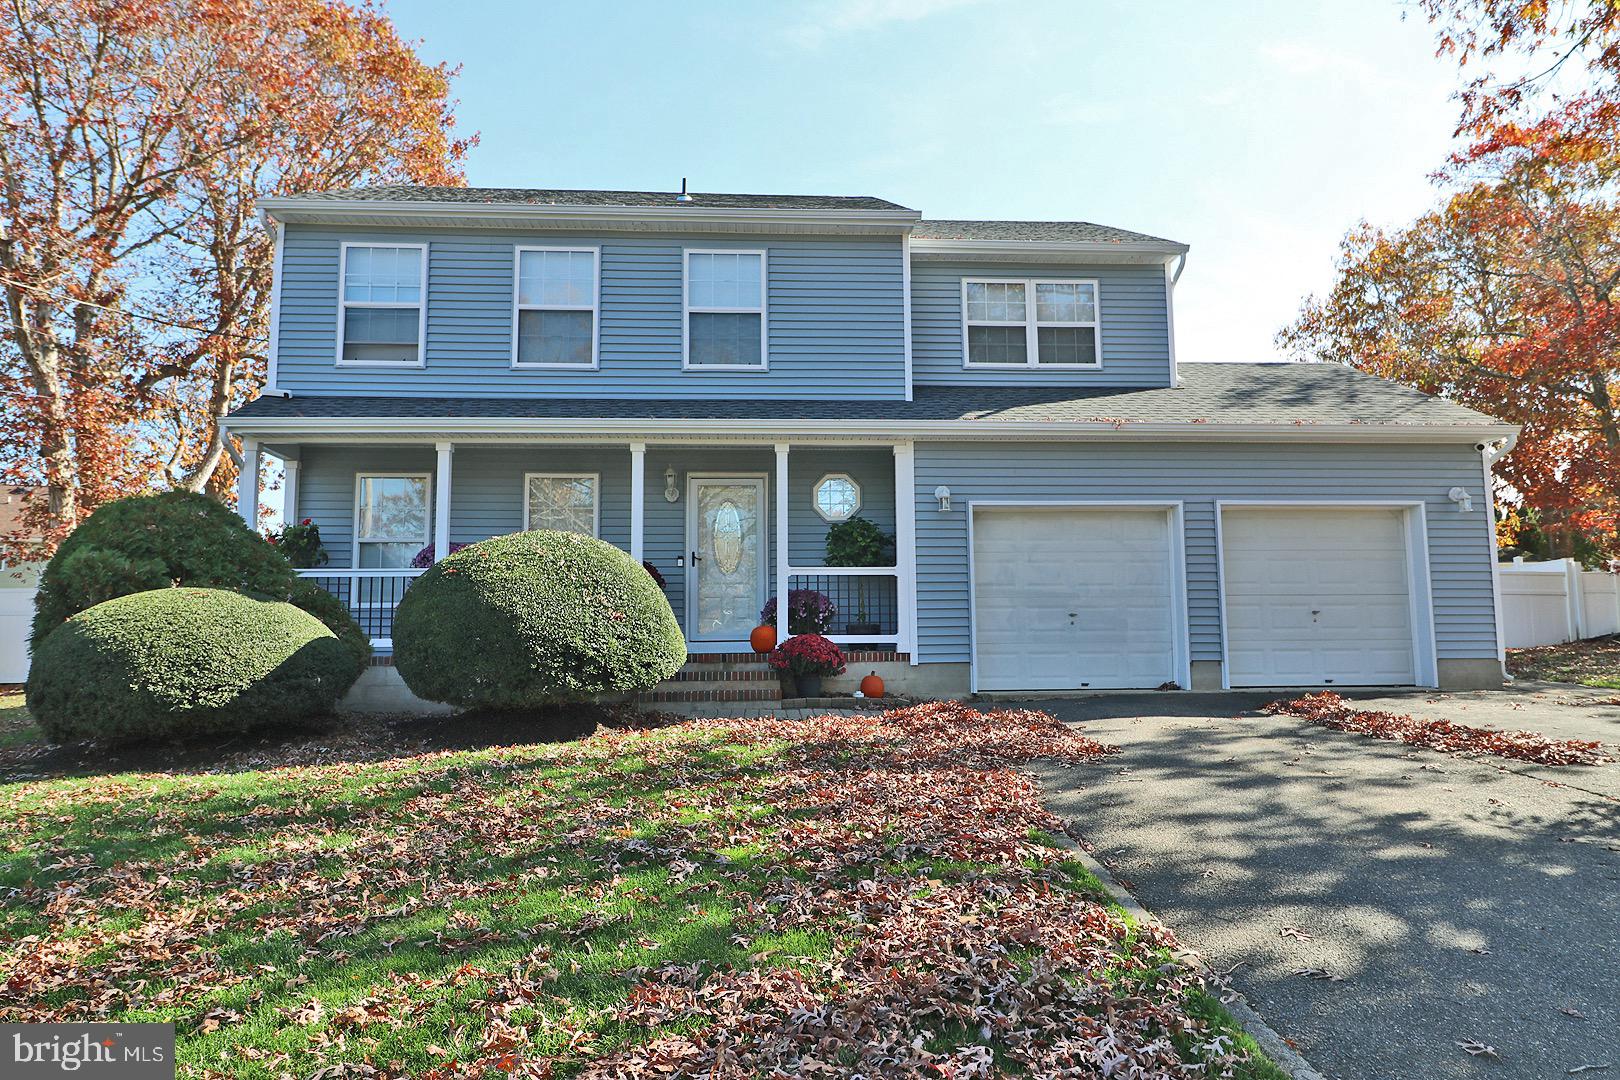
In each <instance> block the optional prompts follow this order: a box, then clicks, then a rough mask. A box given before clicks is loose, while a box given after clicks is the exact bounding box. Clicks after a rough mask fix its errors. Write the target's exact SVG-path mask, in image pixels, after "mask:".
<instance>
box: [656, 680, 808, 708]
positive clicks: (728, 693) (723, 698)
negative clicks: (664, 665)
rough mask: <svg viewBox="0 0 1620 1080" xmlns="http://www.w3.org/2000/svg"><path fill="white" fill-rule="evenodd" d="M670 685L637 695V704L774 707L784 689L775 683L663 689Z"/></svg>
mask: <svg viewBox="0 0 1620 1080" xmlns="http://www.w3.org/2000/svg"><path fill="white" fill-rule="evenodd" d="M668 685H669V684H668V683H664V684H661V685H660V687H659V688H658V689H654V690H649V691H647V692H646V693H644V694H640V695H637V697H636V704H638V705H653V706H657V705H662V704H678V703H687V702H713V703H714V704H716V705H725V704H729V703H732V702H761V703H768V704H772V705H774V704H775V703H776V702H778V701H781V700H782V687H781V686H780V685H777V684H774V683H773V684H770V685H761V686H751V687H747V688H741V687H737V686H734V685H729V684H728V685H726V686H723V687H719V688H712V689H706V688H692V687H682V688H681V689H679V690H674V689H670V690H666V689H663V688H662V687H663V686H668Z"/></svg>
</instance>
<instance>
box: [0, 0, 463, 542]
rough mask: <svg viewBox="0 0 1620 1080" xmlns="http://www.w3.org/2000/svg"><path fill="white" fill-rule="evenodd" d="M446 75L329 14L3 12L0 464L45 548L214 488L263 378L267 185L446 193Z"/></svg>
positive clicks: (349, 15)
mask: <svg viewBox="0 0 1620 1080" xmlns="http://www.w3.org/2000/svg"><path fill="white" fill-rule="evenodd" d="M453 75H454V72H453V71H452V70H450V69H448V68H446V67H445V66H443V65H429V64H426V63H424V62H423V61H422V60H421V59H420V58H418V57H417V55H416V54H415V52H414V50H413V49H412V47H411V46H410V44H409V43H407V42H405V41H403V40H402V39H400V37H399V36H398V35H397V33H396V32H395V30H394V28H393V26H392V24H391V23H390V22H389V21H388V19H387V18H386V17H385V16H384V15H383V14H382V13H381V12H380V11H379V10H377V9H376V8H374V7H372V6H370V5H368V4H362V5H360V6H352V5H349V4H344V3H333V2H327V0H148V2H131V0H4V2H3V4H0V298H3V301H4V312H3V316H4V317H3V321H0V331H3V335H4V337H3V341H0V402H3V404H4V415H3V419H0V470H3V472H4V474H5V475H4V479H6V480H8V481H11V482H14V483H38V484H43V485H45V487H46V488H47V492H48V499H47V500H46V502H44V503H43V504H41V506H40V507H39V509H38V512H37V513H38V516H39V518H40V520H38V521H35V522H32V523H30V524H31V525H32V526H34V527H37V528H41V529H42V530H43V531H44V533H45V535H46V536H47V537H49V538H55V537H59V536H61V535H63V534H65V532H66V531H68V530H69V529H71V528H72V526H73V524H74V523H75V522H76V521H77V520H78V519H79V518H80V516H82V514H84V513H86V512H88V511H89V510H91V509H93V508H94V507H95V506H97V505H99V504H100V503H102V502H104V501H106V500H108V499H111V498H116V497H118V496H120V495H123V494H129V493H131V492H135V491H140V490H146V489H150V488H153V487H169V486H176V487H185V488H189V489H192V490H205V489H211V490H215V491H224V490H226V489H228V486H229V483H230V480H231V478H232V477H233V476H234V465H233V464H232V460H231V454H232V453H233V451H232V450H231V448H230V447H229V446H228V444H227V440H226V439H225V438H224V437H223V435H222V433H221V431H220V427H219V421H220V418H221V417H223V416H224V415H225V413H226V412H227V411H229V409H230V408H231V407H233V406H234V405H236V404H240V403H241V402H242V401H244V400H246V399H248V398H250V397H251V396H253V394H254V393H256V392H257V389H258V387H259V386H260V385H261V383H262V380H263V378H264V366H265V342H266V337H267V325H266V323H267V313H268V308H269V288H270V273H271V255H272V244H271V241H270V238H269V236H268V234H267V233H266V232H265V230H264V229H263V228H262V227H261V226H260V224H259V222H258V221H257V219H256V217H255V210H254V203H255V201H256V199H257V198H259V197H260V196H263V195H269V194H284V193H289V192H294V191H306V190H316V189H322V188H333V187H349V186H355V185H359V184H368V183H389V182H414V183H436V184H456V183H460V182H462V177H461V172H460V168H461V163H462V160H463V159H464V157H465V154H466V151H467V149H468V147H469V145H470V141H469V140H466V139H458V138H456V137H455V135H454V115H453V102H452V101H451V99H450V96H449V94H450V81H451V78H452V77H453Z"/></svg>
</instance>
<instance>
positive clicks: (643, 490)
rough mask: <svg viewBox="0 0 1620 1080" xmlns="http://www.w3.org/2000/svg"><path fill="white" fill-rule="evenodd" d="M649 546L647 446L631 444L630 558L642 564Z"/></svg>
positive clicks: (644, 444) (637, 443)
mask: <svg viewBox="0 0 1620 1080" xmlns="http://www.w3.org/2000/svg"><path fill="white" fill-rule="evenodd" d="M646 546H647V444H646V443H639V442H633V443H631V444H630V557H631V558H632V559H634V560H636V562H641V561H642V560H643V559H644V558H646V556H645V555H644V554H643V550H644V549H645V548H646Z"/></svg>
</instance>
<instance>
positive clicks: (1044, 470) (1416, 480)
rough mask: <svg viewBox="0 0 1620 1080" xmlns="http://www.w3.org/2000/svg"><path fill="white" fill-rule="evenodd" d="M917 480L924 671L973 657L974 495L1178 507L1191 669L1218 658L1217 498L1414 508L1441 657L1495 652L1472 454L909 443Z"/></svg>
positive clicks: (1486, 525)
mask: <svg viewBox="0 0 1620 1080" xmlns="http://www.w3.org/2000/svg"><path fill="white" fill-rule="evenodd" d="M916 480H917V484H916V492H915V496H916V505H917V610H918V631H917V633H918V642H919V645H918V652H919V657H920V659H921V660H922V661H923V662H925V663H926V662H966V661H967V660H968V659H969V637H968V623H969V618H970V611H969V598H968V565H967V544H968V538H967V505H968V503H969V501H970V500H973V499H1004V500H1005V499H1027V500H1031V501H1039V500H1046V499H1050V500H1061V499H1066V498H1067V499H1108V498H1118V499H1164V500H1166V501H1177V500H1184V501H1185V506H1184V517H1185V523H1186V551H1187V592H1188V624H1189V629H1190V631H1191V637H1192V658H1193V659H1194V660H1220V659H1221V627H1220V597H1219V577H1218V569H1217V563H1216V544H1215V501H1216V500H1217V499H1286V498H1300V499H1322V500H1327V501H1330V500H1336V499H1345V500H1355V499H1412V500H1421V501H1422V502H1423V503H1424V505H1425V512H1426V515H1427V519H1428V535H1429V576H1430V584H1431V587H1432V589H1433V607H1434V628H1435V638H1436V642H1437V645H1438V652H1439V657H1440V659H1442V660H1447V659H1469V658H1479V657H1494V656H1495V655H1496V638H1495V634H1494V631H1493V627H1494V625H1495V609H1494V600H1493V595H1494V594H1493V591H1492V583H1491V558H1492V555H1493V554H1494V539H1493V535H1492V531H1491V524H1490V522H1489V520H1488V515H1487V514H1486V513H1485V512H1484V510H1483V506H1484V500H1483V499H1482V497H1481V495H1482V484H1483V477H1482V474H1481V466H1480V459H1479V455H1478V454H1477V453H1476V452H1474V451H1473V449H1472V448H1471V447H1468V446H1457V447H1445V446H1436V447H1413V446H1405V447H1400V446H1389V447H1360V446H1321V445H1317V446H1294V447H1283V446H1278V445H1231V444H1207V445H1198V444H1191V443H1177V444H1169V445H1152V444H1121V445H1115V446H1109V445H1105V444H1098V443H1086V444H1080V445H1073V444H1071V445H1064V444H1057V443H1051V444H1046V443H1025V444H1015V445H995V444H986V443H918V444H917V474H916ZM940 484H944V485H946V486H948V487H949V488H950V489H951V500H952V506H951V509H950V511H949V512H946V513H941V512H940V511H939V510H938V508H937V504H936V503H935V500H934V494H933V493H934V488H935V487H936V486H938V485H940ZM1453 486H1460V487H1464V488H1466V489H1467V490H1468V491H1469V492H1471V493H1472V494H1473V495H1474V511H1473V512H1472V513H1468V514H1461V513H1458V512H1457V508H1456V506H1455V505H1454V504H1453V503H1452V502H1451V501H1450V500H1449V499H1447V498H1446V492H1447V491H1449V490H1450V489H1451V488H1452V487H1453ZM1085 555H1086V553H1085V552H1083V551H1076V552H1075V558H1077V559H1081V558H1085Z"/></svg>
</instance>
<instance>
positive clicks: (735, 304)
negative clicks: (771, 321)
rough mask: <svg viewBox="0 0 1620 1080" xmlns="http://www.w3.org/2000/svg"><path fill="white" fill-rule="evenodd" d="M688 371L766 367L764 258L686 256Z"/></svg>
mask: <svg viewBox="0 0 1620 1080" xmlns="http://www.w3.org/2000/svg"><path fill="white" fill-rule="evenodd" d="M685 283H686V351H685V355H684V358H683V362H684V366H685V367H687V368H688V369H696V370H699V371H702V370H710V369H713V370H722V371H723V370H726V369H728V368H729V369H733V370H734V369H738V368H742V369H746V370H754V371H763V370H765V367H766V340H767V338H766V326H765V252H763V251H695V250H688V251H687V252H686V272H685Z"/></svg>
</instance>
